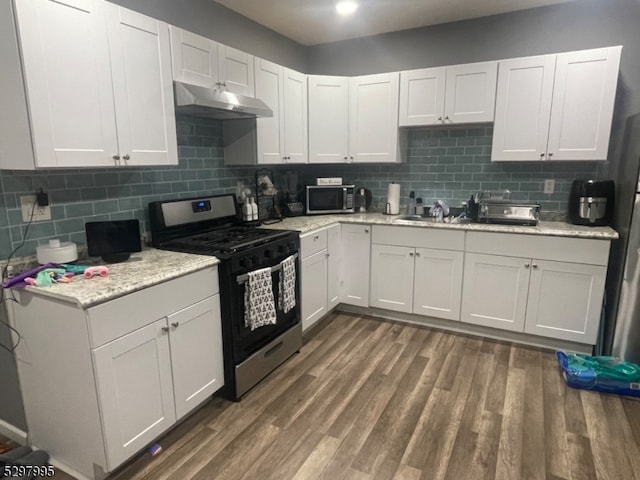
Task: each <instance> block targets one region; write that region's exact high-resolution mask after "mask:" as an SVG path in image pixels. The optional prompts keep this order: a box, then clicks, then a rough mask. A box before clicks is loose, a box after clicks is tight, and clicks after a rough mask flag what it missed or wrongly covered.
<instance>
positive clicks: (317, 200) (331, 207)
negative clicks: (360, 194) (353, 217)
mask: <svg viewBox="0 0 640 480" xmlns="http://www.w3.org/2000/svg"><path fill="white" fill-rule="evenodd" d="M355 189H356V187H355V185H310V186H308V187H307V214H312V215H313V214H315V213H353V212H355V208H354V206H353V194H354V193H355Z"/></svg>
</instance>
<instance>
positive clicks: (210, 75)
mask: <svg viewBox="0 0 640 480" xmlns="http://www.w3.org/2000/svg"><path fill="white" fill-rule="evenodd" d="M170 33H171V56H172V57H171V58H172V61H171V63H172V70H173V79H174V80H177V81H179V82H184V83H189V84H191V85H199V86H201V87H207V88H216V87H218V88H223V89H225V90H228V91H229V92H232V93H236V94H238V95H247V96H249V97H253V96H254V93H255V92H254V67H253V55H249V54H248V53H245V52H243V51H240V50H236V49H235V48H231V47H228V46H226V45H222V44H221V43H218V42H214V41H213V40H210V39H208V38H205V37H202V36H200V35H196V34H195V33H191V32H188V31H186V30H183V29H181V28H178V27H174V26H173V25H171V26H170Z"/></svg>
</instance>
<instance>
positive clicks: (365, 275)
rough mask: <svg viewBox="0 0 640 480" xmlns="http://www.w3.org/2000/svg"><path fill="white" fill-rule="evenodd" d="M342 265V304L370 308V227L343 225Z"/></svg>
mask: <svg viewBox="0 0 640 480" xmlns="http://www.w3.org/2000/svg"><path fill="white" fill-rule="evenodd" d="M341 265H342V267H341V271H340V279H341V280H340V287H341V290H342V299H341V301H342V303H346V304H349V305H356V306H359V307H368V306H369V273H370V268H371V226H370V225H356V224H353V225H349V224H344V225H342V262H341Z"/></svg>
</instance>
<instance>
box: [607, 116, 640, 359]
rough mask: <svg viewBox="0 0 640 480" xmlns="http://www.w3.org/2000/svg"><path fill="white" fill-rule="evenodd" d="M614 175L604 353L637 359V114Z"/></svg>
mask: <svg viewBox="0 0 640 480" xmlns="http://www.w3.org/2000/svg"><path fill="white" fill-rule="evenodd" d="M624 142H625V145H624V151H623V156H622V158H621V162H620V165H619V168H618V173H617V175H616V177H617V178H616V197H617V198H616V209H615V213H614V220H613V228H615V229H616V230H617V231H618V233H619V234H620V238H619V239H618V241H617V242H614V244H613V246H612V247H613V248H612V253H611V258H610V268H609V278H608V282H607V300H608V302H607V314H606V318H607V324H606V327H605V339H604V353H605V354H611V355H613V356H616V357H620V358H622V359H623V360H626V361H629V362H634V363H640V178H639V176H638V169H639V166H640V114H636V115H633V116H631V117H629V118H628V120H627V125H626V129H625V136H624Z"/></svg>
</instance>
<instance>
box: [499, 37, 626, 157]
mask: <svg viewBox="0 0 640 480" xmlns="http://www.w3.org/2000/svg"><path fill="white" fill-rule="evenodd" d="M621 50H622V47H609V48H600V49H595V50H585V51H579V52H569V53H562V54H558V55H543V56H539V57H527V58H516V59H512V60H504V61H501V62H500V68H499V75H498V88H497V97H496V119H495V125H494V131H493V147H492V152H491V159H492V160H494V161H501V160H521V161H522V160H525V161H526V160H606V157H607V151H608V148H609V135H610V133H611V119H612V116H613V104H614V100H615V93H616V83H617V79H618V70H619V66H620V53H621Z"/></svg>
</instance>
